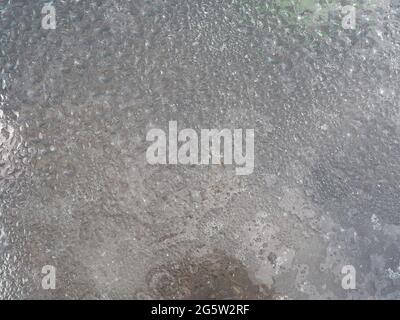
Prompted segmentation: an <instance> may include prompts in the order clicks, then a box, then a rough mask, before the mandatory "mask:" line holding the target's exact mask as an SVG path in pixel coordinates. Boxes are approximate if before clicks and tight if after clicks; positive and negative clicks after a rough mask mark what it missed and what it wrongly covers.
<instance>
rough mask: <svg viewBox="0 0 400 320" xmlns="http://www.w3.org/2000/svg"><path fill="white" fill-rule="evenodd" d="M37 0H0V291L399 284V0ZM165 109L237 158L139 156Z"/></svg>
mask: <svg viewBox="0 0 400 320" xmlns="http://www.w3.org/2000/svg"><path fill="white" fill-rule="evenodd" d="M46 3H47V2H45V1H22V0H2V1H0V298H2V299H21V298H40V299H84V298H85V299H91V298H96V299H118V298H122V299H148V298H170V299H175V298H176V299H181V298H219V299H222V298H237V299H240V298H247V299H329V298H339V299H350V298H352V299H361V298H363V299H365V298H372V299H399V298H400V242H399V240H400V213H399V212H400V211H399V210H400V197H399V191H400V190H399V189H400V182H399V181H400V158H399V156H400V143H399V133H400V111H399V105H398V104H399V98H400V97H399V95H400V92H399V90H398V87H399V83H400V77H399V70H400V4H399V3H398V2H397V1H383V0H368V1H367V0H365V1H354V2H350V1H338V0H330V1H328V0H326V1H325V0H321V1H317V0H315V1H313V0H298V1H290V0H275V1H272V0H271V1H264V0H263V1H261V0H225V1H222V0H214V1H211V0H199V1H191V0H164V1H161V0H153V1H145V0H132V1H118V0H96V1H90V0H81V1H80V0H58V1H54V2H53V3H52V4H50V5H51V6H53V7H54V8H55V17H56V26H55V29H51V28H50V29H48V28H47V29H46V28H44V27H43V24H42V20H43V18H44V17H45V16H46V15H47V14H48V12H47V11H45V12H44V13H42V8H43V7H44V6H45V5H46ZM345 6H350V7H346V8H347V9H346V8H344V7H345ZM352 8H353V9H354V10H355V11H354V12H355V14H356V16H355V20H354V21H353V20H351V19H350V20H346V17H349V15H351V13H352ZM352 23H355V24H352ZM170 121H176V122H177V125H178V128H179V130H181V129H184V128H192V129H193V130H195V131H196V132H200V131H201V130H202V129H209V128H216V129H218V130H221V129H224V128H228V129H229V130H234V129H238V128H242V129H254V133H255V135H254V171H253V172H252V173H251V174H248V175H237V174H236V172H235V166H234V165H229V164H224V163H221V164H220V165H216V164H214V165H211V164H210V165H183V164H177V165H174V164H165V165H162V164H159V165H151V164H149V163H148V161H147V159H146V150H147V149H148V147H149V145H150V144H151V143H150V142H148V141H146V135H147V133H148V132H149V131H150V130H151V129H154V128H160V129H162V130H164V131H167V130H168V123H169V122H170ZM44 266H54V268H55V270H56V287H55V289H53V290H46V289H45V288H44V287H43V277H44V276H45V274H42V269H43V267H44ZM345 266H352V267H353V269H354V270H352V271H354V272H355V275H354V277H355V279H354V280H355V285H356V289H355V290H351V289H350V290H346V283H343V281H344V278H345V277H346V273H343V271H344V270H347V269H346V268H345V269H343V268H344V267H345ZM347 280H348V278H347ZM345 282H346V281H345ZM350 283H351V279H350ZM347 289H348V288H347Z"/></svg>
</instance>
